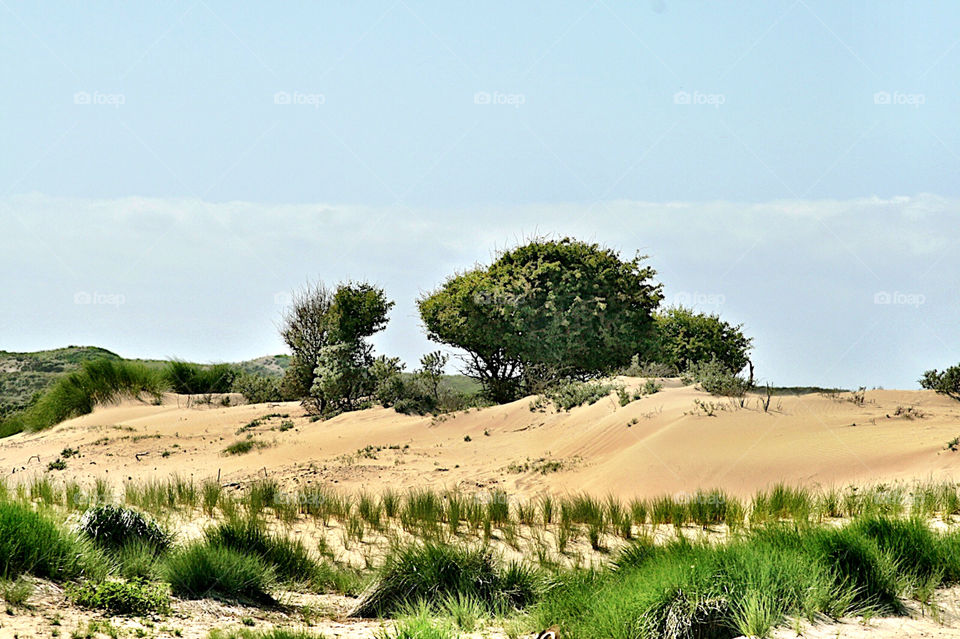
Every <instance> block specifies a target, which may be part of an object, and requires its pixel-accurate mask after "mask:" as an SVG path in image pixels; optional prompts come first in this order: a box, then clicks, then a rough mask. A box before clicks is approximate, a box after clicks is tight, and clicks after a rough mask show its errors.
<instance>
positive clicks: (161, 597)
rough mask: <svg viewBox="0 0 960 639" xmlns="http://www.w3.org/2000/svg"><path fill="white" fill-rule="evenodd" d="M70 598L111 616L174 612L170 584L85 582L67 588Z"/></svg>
mask: <svg viewBox="0 0 960 639" xmlns="http://www.w3.org/2000/svg"><path fill="white" fill-rule="evenodd" d="M66 595H67V598H68V599H70V601H72V602H73V603H75V604H77V605H78V606H81V607H83V608H91V609H94V610H102V611H104V612H106V613H107V614H110V615H149V614H154V613H161V614H162V613H167V612H169V611H170V596H169V594H167V587H166V586H165V585H160V584H148V583H144V582H140V581H102V582H99V583H94V582H90V581H84V582H81V583H79V584H71V585H69V586H67V589H66Z"/></svg>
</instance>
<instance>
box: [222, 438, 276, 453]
mask: <svg viewBox="0 0 960 639" xmlns="http://www.w3.org/2000/svg"><path fill="white" fill-rule="evenodd" d="M269 447H270V444H269V443H267V442H264V441H260V440H259V439H244V440H241V441H238V442H234V443H232V444H230V445H229V446H227V447H226V448H224V449H223V454H224V455H245V454H247V453H249V452H250V451H252V450H254V449H256V450H259V449H261V448H269Z"/></svg>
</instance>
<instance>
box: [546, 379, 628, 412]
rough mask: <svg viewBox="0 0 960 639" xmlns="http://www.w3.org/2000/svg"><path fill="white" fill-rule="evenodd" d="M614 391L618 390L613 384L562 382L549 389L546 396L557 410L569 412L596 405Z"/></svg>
mask: <svg viewBox="0 0 960 639" xmlns="http://www.w3.org/2000/svg"><path fill="white" fill-rule="evenodd" d="M615 390H618V387H617V385H615V384H599V383H596V382H564V383H562V384H559V385H557V386H554V387H553V388H551V389H549V390H548V391H547V392H546V396H547V398H548V399H549V400H550V401H551V402H553V404H554V406H556V407H557V408H558V409H559V410H565V411H569V410H570V409H571V408H576V407H577V406H583V405H584V404H596V403H597V402H599V401H600V400H601V399H603V398H604V397H606V396H607V395H609V394H610V393H611V392H613V391H615Z"/></svg>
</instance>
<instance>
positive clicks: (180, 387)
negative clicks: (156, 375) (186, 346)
mask: <svg viewBox="0 0 960 639" xmlns="http://www.w3.org/2000/svg"><path fill="white" fill-rule="evenodd" d="M236 376H237V370H236V368H235V367H234V366H231V365H229V364H212V365H209V366H202V365H200V364H191V363H189V362H183V361H180V360H173V361H171V362H170V363H169V364H168V365H167V366H166V368H164V369H163V378H164V380H165V381H166V383H167V384H168V385H169V386H170V389H171V390H172V391H173V392H175V393H180V394H183V395H198V394H209V393H229V392H230V389H231V387H232V386H233V380H234V378H235V377H236Z"/></svg>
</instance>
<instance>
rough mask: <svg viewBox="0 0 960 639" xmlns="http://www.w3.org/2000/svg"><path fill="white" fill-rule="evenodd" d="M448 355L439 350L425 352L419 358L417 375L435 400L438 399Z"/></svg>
mask: <svg viewBox="0 0 960 639" xmlns="http://www.w3.org/2000/svg"><path fill="white" fill-rule="evenodd" d="M449 359H450V358H449V356H448V355H445V354H443V353H441V352H440V351H433V352H432V353H427V354H426V355H424V356H423V357H421V358H420V370H418V371H417V377H418V378H419V379H420V381H421V383H422V384H423V386H424V388H426V390H427V392H428V393H429V394H430V395H431V396H432V397H433V399H434V400H436V401H437V402H439V401H440V382H441V381H442V380H443V368H444V366H446V365H447V361H448V360H449Z"/></svg>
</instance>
